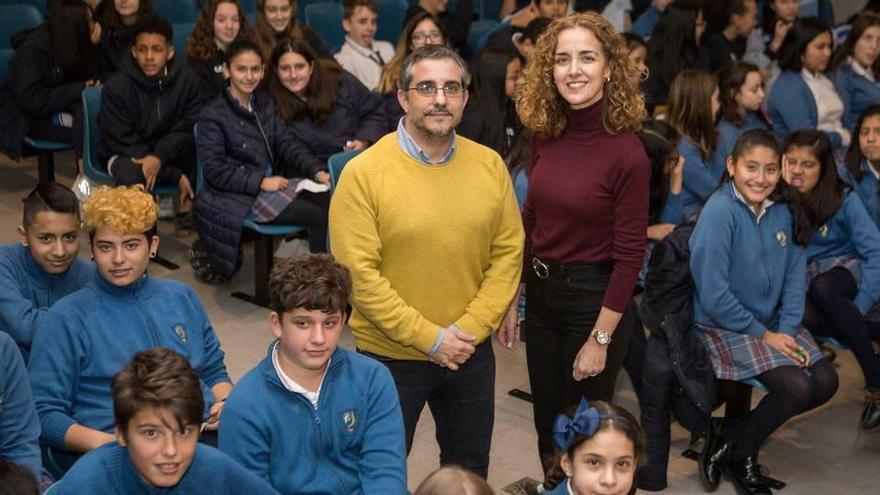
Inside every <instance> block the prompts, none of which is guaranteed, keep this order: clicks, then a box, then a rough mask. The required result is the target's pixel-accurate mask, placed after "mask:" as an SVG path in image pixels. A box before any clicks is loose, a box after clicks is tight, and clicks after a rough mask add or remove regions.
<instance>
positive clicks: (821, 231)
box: [819, 223, 828, 237]
mask: <svg viewBox="0 0 880 495" xmlns="http://www.w3.org/2000/svg"><path fill="white" fill-rule="evenodd" d="M819 235H821V236H822V237H828V224H827V223H826V224H824V225H822V226H821V227H819Z"/></svg>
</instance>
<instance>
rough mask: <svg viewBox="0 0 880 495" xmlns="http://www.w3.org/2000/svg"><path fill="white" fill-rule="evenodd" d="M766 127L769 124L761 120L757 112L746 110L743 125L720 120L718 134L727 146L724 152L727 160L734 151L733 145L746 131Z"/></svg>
mask: <svg viewBox="0 0 880 495" xmlns="http://www.w3.org/2000/svg"><path fill="white" fill-rule="evenodd" d="M766 128H767V125H766V124H764V122H763V121H761V119H760V118H759V117H758V115H757V114H755V112H746V115H745V122H743V125H741V126H736V125H734V124H733V122H731V121H729V120H724V119H722V120H721V121H720V122H718V135H719V136H720V140H721V141H722V142H723V143H724V144H725V146H726V149H725V153H724V159H725V162H726V160H727V157H728V156H729V155H730V154H731V153H732V152H733V146H734V145H735V144H736V140H737V139H739V137H740V136H742V135H743V134H744V133H745V132H746V131H750V130H752V129H766Z"/></svg>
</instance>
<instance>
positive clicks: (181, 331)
mask: <svg viewBox="0 0 880 495" xmlns="http://www.w3.org/2000/svg"><path fill="white" fill-rule="evenodd" d="M174 333H176V334H177V337H178V338H179V339H180V341H181V342H186V329H185V328H183V325H181V324H179V323H178V324H177V325H174Z"/></svg>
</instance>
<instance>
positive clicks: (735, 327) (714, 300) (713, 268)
mask: <svg viewBox="0 0 880 495" xmlns="http://www.w3.org/2000/svg"><path fill="white" fill-rule="evenodd" d="M791 230H792V227H791V214H790V213H789V211H788V206H787V205H785V204H781V203H777V204H773V205H771V206H769V207H767V208H765V209H764V211H763V212H762V215H761V217H760V219H756V218H755V214H754V212H753V211H752V210H751V208H749V207H748V206H746V204H745V203H744V202H743V201H741V200H739V199H737V198H736V197H735V195H734V189H733V183H732V182H728V183H726V184H724V185H723V186H722V187H721V188H720V189H718V192H716V193H715V194H713V195H712V197H711V198H710V199H709V201H708V202H706V206H705V207H704V208H703V211H702V212H701V213H700V219H699V220H698V221H697V225H696V227H695V228H694V232H693V234H692V235H691V238H690V241H689V245H690V250H691V261H690V266H691V274H692V275H693V278H694V322H696V323H699V324H702V325H706V326H712V327H719V328H724V329H726V330H729V331H732V332H741V333H747V334H749V335H752V336H753V337H757V338H760V337H762V336H763V335H764V332H765V330H767V329H770V330H774V331H778V332H783V333H787V334H789V335H794V334H795V332H796V331H797V329H798V327H799V326H800V324H801V319H802V318H803V315H804V291H805V284H806V261H805V260H806V258H805V257H804V250H803V249H802V248H801V247H800V246H797V245H795V243H794V238H793V237H792V232H791Z"/></svg>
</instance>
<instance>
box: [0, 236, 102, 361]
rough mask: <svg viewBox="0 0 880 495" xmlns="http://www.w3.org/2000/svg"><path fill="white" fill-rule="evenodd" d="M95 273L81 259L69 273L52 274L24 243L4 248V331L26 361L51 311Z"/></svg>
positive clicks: (0, 282)
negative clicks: (41, 265) (38, 330)
mask: <svg viewBox="0 0 880 495" xmlns="http://www.w3.org/2000/svg"><path fill="white" fill-rule="evenodd" d="M94 273H95V265H93V264H92V263H91V262H88V261H85V260H81V259H77V260H76V261H74V262H73V264H72V265H70V268H69V269H68V270H67V271H66V272H64V273H62V274H59V275H50V274H48V273H46V272H45V271H43V269H42V268H40V265H38V264H37V262H36V261H35V260H34V258H33V256H31V253H30V252H29V251H28V249H27V248H26V247H24V246H22V245H21V244H7V245H5V246H0V331H3V332H6V333H8V334H9V335H11V336H12V338H13V339H14V340H15V342H16V343H17V344H18V346H19V347H20V348H21V350H22V355H23V356H25V361H27V352H28V350H29V349H30V347H31V342H32V341H33V340H34V333H35V332H36V331H37V328H38V327H39V325H40V322H41V321H42V320H43V318H44V317H45V315H46V311H47V310H48V308H49V307H50V306H52V305H53V304H55V301H57V300H59V299H61V298H62V297H64V296H66V295H68V294H70V293H72V292H75V291H77V290H79V289H81V288H82V287H83V286H85V285H86V284H87V283H88V282H89V281H90V280H91V279H92V276H93V275H94Z"/></svg>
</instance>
